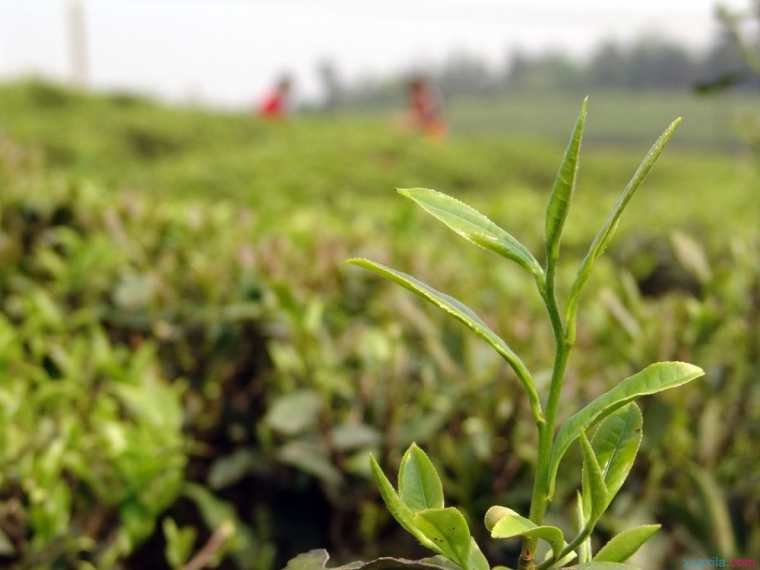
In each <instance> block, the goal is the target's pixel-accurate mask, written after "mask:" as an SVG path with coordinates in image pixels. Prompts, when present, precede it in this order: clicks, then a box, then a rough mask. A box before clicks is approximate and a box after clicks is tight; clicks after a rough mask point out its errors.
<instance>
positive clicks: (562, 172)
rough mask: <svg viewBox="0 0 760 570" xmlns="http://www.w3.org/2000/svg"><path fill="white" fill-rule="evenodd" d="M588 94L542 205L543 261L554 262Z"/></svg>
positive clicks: (574, 173) (572, 186) (571, 189)
mask: <svg viewBox="0 0 760 570" xmlns="http://www.w3.org/2000/svg"><path fill="white" fill-rule="evenodd" d="M587 109H588V97H586V98H585V99H584V100H583V104H582V105H581V111H580V114H579V115H578V120H577V121H576V123H575V129H574V130H573V134H572V135H571V136H570V141H569V142H568V144H567V148H566V149H565V156H564V158H563V159H562V164H561V165H560V167H559V171H558V172H557V177H556V178H555V180H554V187H553V188H552V194H551V197H550V198H549V204H548V206H547V208H546V256H547V263H548V264H554V263H555V262H556V261H557V258H558V257H559V244H560V240H561V239H562V230H563V228H564V226H565V220H566V219H567V213H568V211H569V210H570V200H571V199H572V197H573V192H574V191H575V183H576V180H577V178H578V166H579V164H580V152H581V143H582V141H583V131H584V129H585V127H586V114H587Z"/></svg>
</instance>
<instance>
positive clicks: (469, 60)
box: [435, 51, 495, 95]
mask: <svg viewBox="0 0 760 570" xmlns="http://www.w3.org/2000/svg"><path fill="white" fill-rule="evenodd" d="M435 79H436V83H437V84H438V87H439V88H440V89H441V90H443V91H444V92H445V93H446V94H447V95H461V94H465V95H466V94H474V93H482V92H484V91H485V90H487V89H488V88H489V87H490V86H491V85H492V84H493V83H494V82H495V78H493V77H492V74H491V71H490V70H489V69H488V65H487V64H486V62H485V61H484V60H483V59H482V58H480V57H479V56H477V55H475V54H472V53H469V52H462V51H459V52H454V53H453V54H451V55H450V56H449V57H448V58H447V59H446V61H445V63H444V64H443V66H442V67H441V68H440V69H439V70H438V71H437V72H436V73H435Z"/></svg>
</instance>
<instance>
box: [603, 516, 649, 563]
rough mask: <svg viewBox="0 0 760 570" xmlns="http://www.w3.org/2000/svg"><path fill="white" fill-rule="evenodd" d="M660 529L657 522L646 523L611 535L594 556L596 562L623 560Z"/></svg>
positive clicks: (634, 552)
mask: <svg viewBox="0 0 760 570" xmlns="http://www.w3.org/2000/svg"><path fill="white" fill-rule="evenodd" d="M658 530H660V525H658V524H648V525H644V526H637V527H635V528H629V529H628V530H624V531H623V532H621V533H620V534H617V535H615V536H613V537H612V538H611V539H610V541H609V542H608V543H607V544H605V545H604V546H603V547H602V548H601V549H600V550H599V552H597V553H596V556H594V561H596V562H625V561H626V560H628V559H629V558H630V557H631V556H633V555H634V554H636V551H637V550H638V549H639V548H641V545H643V544H644V543H645V542H646V541H647V540H649V538H650V537H651V536H652V535H653V534H654V533H656V532H657V531H658Z"/></svg>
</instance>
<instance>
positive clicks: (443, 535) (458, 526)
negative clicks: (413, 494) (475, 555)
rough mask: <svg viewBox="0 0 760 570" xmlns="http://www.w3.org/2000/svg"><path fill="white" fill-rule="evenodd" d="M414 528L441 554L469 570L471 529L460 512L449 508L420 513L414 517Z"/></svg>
mask: <svg viewBox="0 0 760 570" xmlns="http://www.w3.org/2000/svg"><path fill="white" fill-rule="evenodd" d="M414 526H415V527H416V528H417V529H419V531H420V532H421V533H422V534H423V535H425V537H426V538H427V539H428V540H430V541H431V542H433V543H434V544H435V545H436V547H437V548H438V551H439V552H440V553H441V554H443V555H444V556H446V557H447V558H449V559H450V560H452V561H454V562H456V563H457V564H459V565H460V566H461V567H462V568H464V569H465V570H469V568H468V564H469V560H470V546H471V539H470V529H469V527H468V526H467V521H466V520H465V518H464V515H463V514H462V513H461V512H459V510H457V509H455V508H454V507H448V508H445V509H427V510H425V511H420V512H418V513H416V514H415V515H414Z"/></svg>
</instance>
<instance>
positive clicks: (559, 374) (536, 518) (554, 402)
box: [519, 258, 571, 570]
mask: <svg viewBox="0 0 760 570" xmlns="http://www.w3.org/2000/svg"><path fill="white" fill-rule="evenodd" d="M554 281H555V264H554V263H552V262H551V258H550V261H549V263H548V264H547V270H546V281H545V286H544V287H543V288H542V287H539V289H540V290H541V296H542V297H543V299H544V303H545V305H546V310H547V312H548V313H549V320H550V321H551V325H552V332H553V333H554V343H555V351H554V367H553V369H552V379H551V385H550V387H549V398H548V400H547V403H546V409H545V423H544V424H543V425H539V440H538V463H537V466H536V476H535V479H534V480H533V493H532V496H531V501H530V515H529V518H530V520H532V521H533V522H534V523H536V524H537V525H540V524H541V523H542V522H543V520H544V514H545V513H546V507H547V505H548V503H549V495H548V489H549V481H548V468H549V455H550V453H551V447H552V440H553V437H554V427H555V424H556V420H557V407H558V405H559V397H560V394H561V392H562V380H563V378H564V376H565V368H566V367H567V358H568V356H569V354H570V348H571V344H570V343H569V342H568V341H567V338H566V337H565V333H564V330H563V326H562V318H561V317H560V314H559V308H558V304H557V296H556V293H555V290H554ZM537 544H538V539H537V538H532V537H528V538H525V539H524V540H523V547H522V552H521V553H520V564H519V569H520V570H535V569H536V561H535V555H536V546H537Z"/></svg>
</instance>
